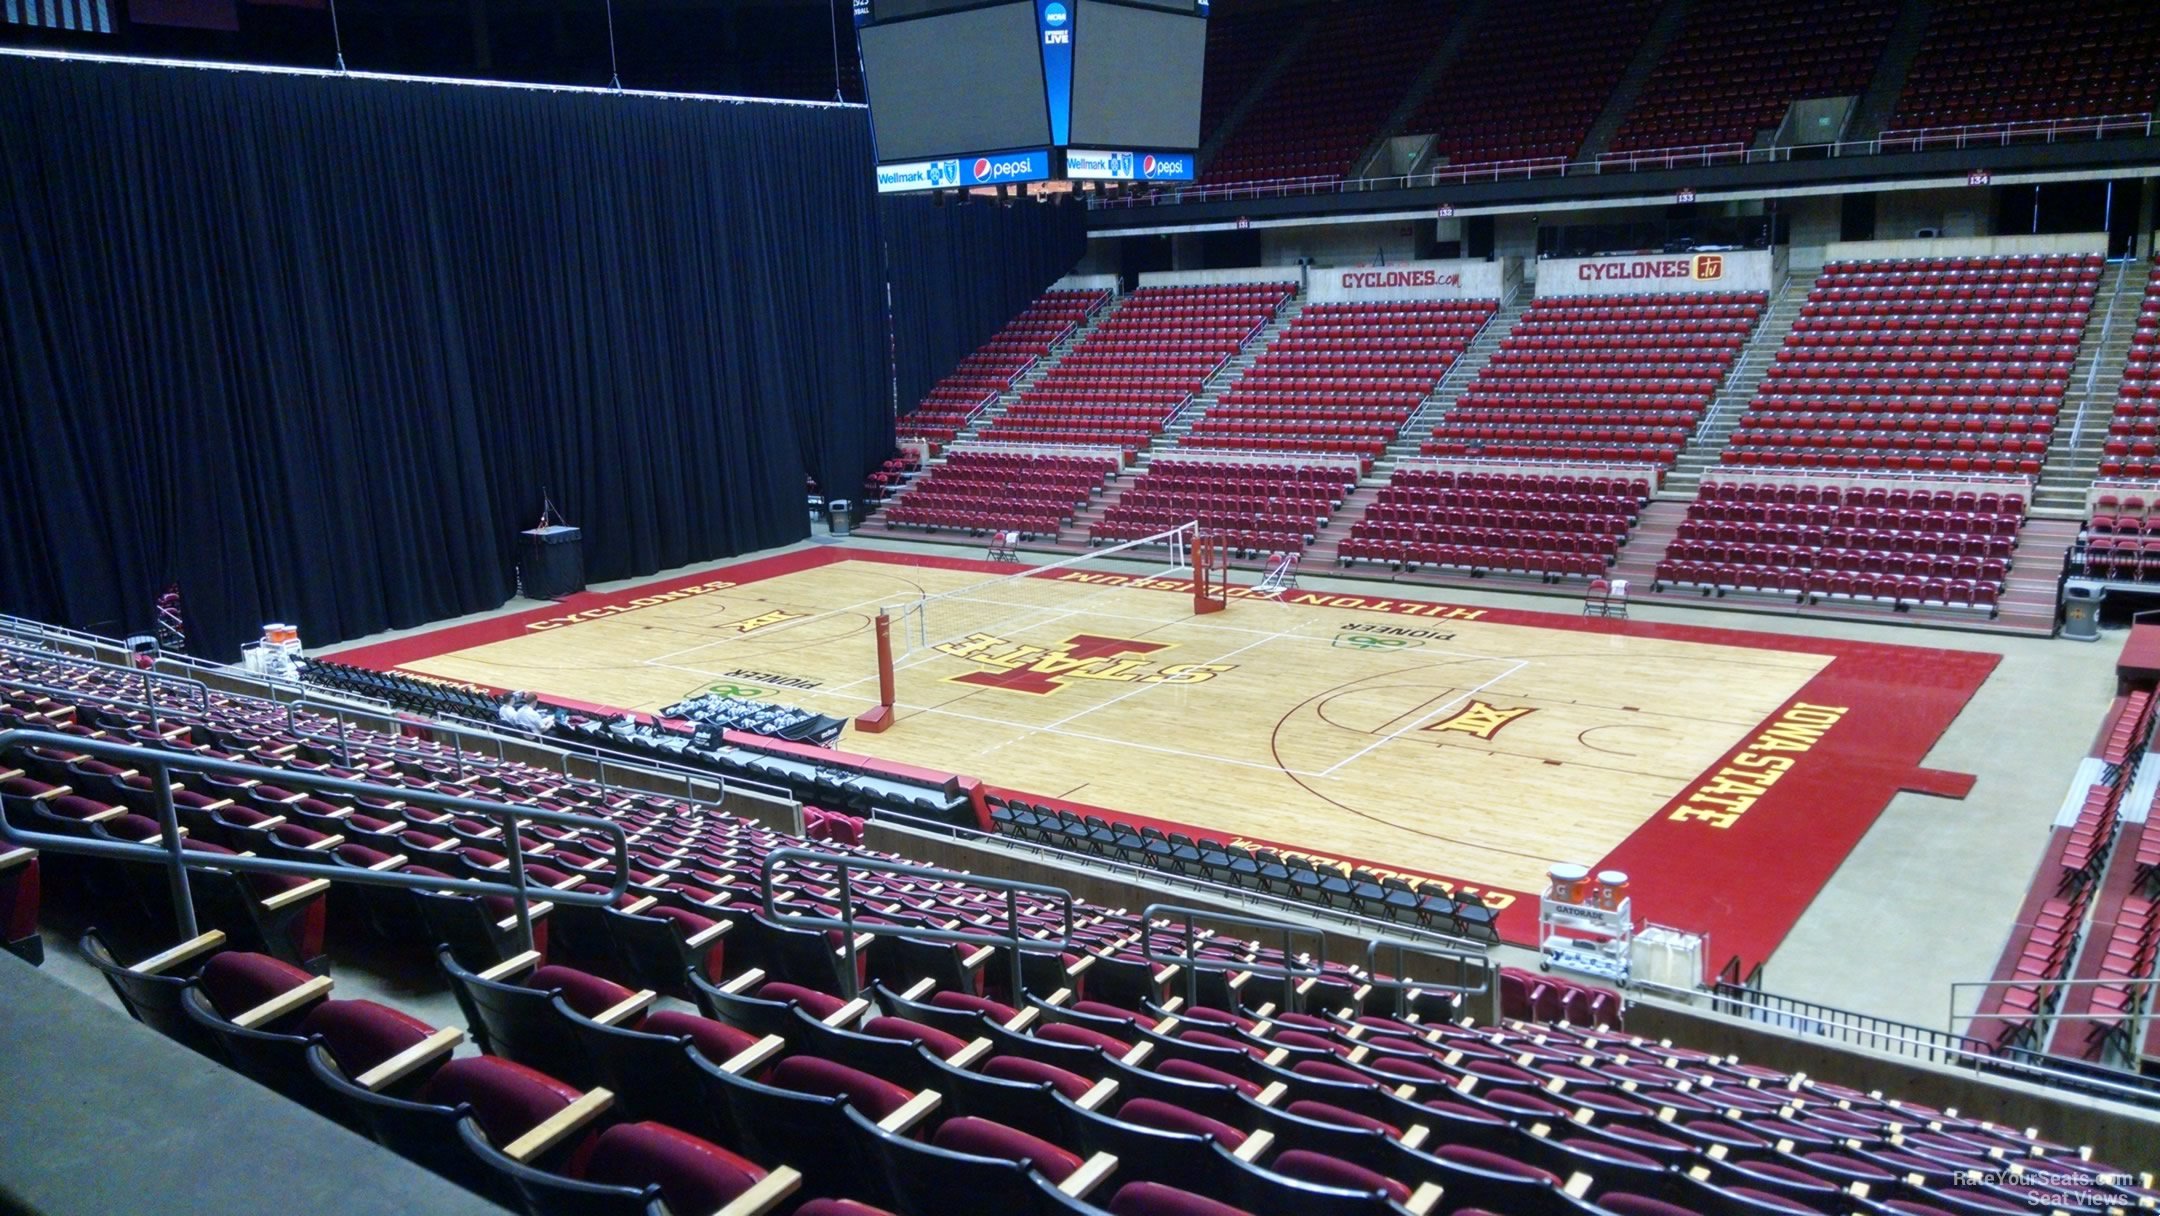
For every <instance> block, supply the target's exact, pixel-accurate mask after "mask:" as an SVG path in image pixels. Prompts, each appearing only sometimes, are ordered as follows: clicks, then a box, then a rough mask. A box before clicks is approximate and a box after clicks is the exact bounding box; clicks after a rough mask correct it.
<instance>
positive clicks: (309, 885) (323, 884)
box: [257, 878, 330, 912]
mask: <svg viewBox="0 0 2160 1216" xmlns="http://www.w3.org/2000/svg"><path fill="white" fill-rule="evenodd" d="M329 889H330V880H329V879H327V878H310V879H308V880H307V881H306V882H304V883H301V884H300V885H299V886H297V887H293V888H291V889H289V890H285V891H280V892H278V893H277V894H275V895H272V896H270V897H269V898H268V899H263V900H258V901H257V902H259V903H261V904H262V906H263V910H264V911H266V912H275V911H277V910H278V909H280V908H289V907H291V906H292V905H294V904H296V903H299V902H300V901H302V900H306V899H313V898H315V897H316V896H318V895H320V894H322V893H323V892H325V891H327V890H329Z"/></svg>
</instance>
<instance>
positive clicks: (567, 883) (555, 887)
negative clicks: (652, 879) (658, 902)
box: [548, 874, 652, 912]
mask: <svg viewBox="0 0 2160 1216" xmlns="http://www.w3.org/2000/svg"><path fill="white" fill-rule="evenodd" d="M590 878H591V876H590V875H587V874H571V875H568V876H567V877H563V878H558V879H556V880H555V881H554V882H551V883H549V884H548V890H550V891H568V890H570V889H571V888H572V887H576V886H580V885H582V884H583V883H585V882H587V881H589V880H590ZM645 899H646V901H647V902H650V901H651V900H652V896H650V895H648V896H646V897H645ZM640 906H642V905H638V904H632V905H631V906H630V907H627V908H624V909H623V911H625V912H633V911H636V910H637V908H639V907H640Z"/></svg>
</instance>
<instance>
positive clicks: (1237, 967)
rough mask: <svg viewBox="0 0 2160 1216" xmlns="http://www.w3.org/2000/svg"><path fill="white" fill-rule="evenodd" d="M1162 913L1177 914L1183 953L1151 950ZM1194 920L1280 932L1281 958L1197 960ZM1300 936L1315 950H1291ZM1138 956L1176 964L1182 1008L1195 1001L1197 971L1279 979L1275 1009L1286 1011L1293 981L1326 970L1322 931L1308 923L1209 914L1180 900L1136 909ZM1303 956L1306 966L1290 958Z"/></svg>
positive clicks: (1292, 994)
mask: <svg viewBox="0 0 2160 1216" xmlns="http://www.w3.org/2000/svg"><path fill="white" fill-rule="evenodd" d="M1167 916H1176V917H1178V918H1180V926H1181V927H1182V928H1183V929H1184V932H1185V938H1184V941H1185V947H1184V948H1185V953H1183V954H1169V953H1158V952H1157V951H1156V949H1155V946H1154V935H1155V932H1156V918H1158V917H1167ZM1196 918H1197V919H1200V920H1206V921H1213V922H1216V923H1218V924H1225V925H1237V926H1239V927H1241V928H1246V929H1263V930H1267V931H1269V932H1276V933H1280V934H1282V946H1281V950H1282V957H1283V960H1284V961H1283V962H1282V963H1281V964H1280V965H1278V964H1275V963H1253V962H1229V963H1226V962H1222V961H1220V960H1217V959H1203V958H1200V957H1198V956H1197V955H1196V954H1194V953H1193V941H1194V938H1193V921H1194V920H1195V919H1196ZM1299 934H1304V935H1307V936H1309V937H1311V938H1313V939H1314V941H1315V943H1316V945H1317V949H1316V950H1315V952H1314V953H1312V954H1306V953H1305V952H1303V951H1295V952H1293V950H1292V946H1293V945H1294V944H1295V941H1294V939H1295V938H1296V936H1297V935H1299ZM1140 957H1141V958H1143V959H1145V960H1147V962H1148V963H1150V964H1156V963H1160V964H1162V965H1164V966H1175V967H1177V968H1179V972H1178V974H1180V975H1182V976H1183V977H1184V978H1185V1006H1186V1007H1187V1008H1191V1007H1192V1006H1194V1005H1196V1004H1198V1003H1199V1002H1200V973H1201V972H1202V971H1211V972H1240V971H1242V972H1250V973H1251V974H1253V975H1257V976H1260V977H1261V978H1263V979H1273V980H1280V981H1281V982H1282V1000H1281V1001H1280V1002H1279V1003H1278V1004H1277V1008H1280V1009H1289V1008H1291V1007H1292V1006H1293V1003H1294V998H1295V996H1296V995H1297V985H1296V983H1295V981H1296V980H1298V979H1301V978H1310V979H1317V978H1319V977H1320V976H1322V975H1324V974H1325V973H1326V970H1327V934H1326V933H1324V932H1322V931H1321V930H1319V929H1314V928H1311V927H1309V926H1305V925H1293V924H1291V923H1290V922H1288V921H1281V920H1268V919H1266V918H1265V917H1259V916H1240V915H1238V914H1236V913H1234V912H1211V911H1209V910H1207V909H1205V908H1188V907H1185V906H1184V905H1182V904H1149V905H1148V906H1147V907H1145V908H1143V909H1141V912H1140ZM1305 958H1310V959H1312V960H1313V961H1312V962H1311V963H1310V964H1309V965H1296V964H1294V963H1293V962H1292V960H1293V959H1305Z"/></svg>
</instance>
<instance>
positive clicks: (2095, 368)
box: [2070, 258, 2145, 451]
mask: <svg viewBox="0 0 2160 1216" xmlns="http://www.w3.org/2000/svg"><path fill="white" fill-rule="evenodd" d="M2137 264H2138V263H2137V262H2136V261H2135V260H2134V259H2131V258H2124V259H2123V268H2122V269H2121V270H2120V271H2118V272H2117V273H2116V275H2115V290H2113V291H2111V292H2109V293H2108V302H2107V312H2106V313H2104V314H2102V316H2101V318H2100V340H2099V341H2098V342H2096V343H2094V344H2093V347H2094V349H2093V361H2092V366H2091V367H2088V368H2086V369H2085V391H2084V393H2083V394H2082V395H2081V396H2080V397H2079V399H2078V411H2077V417H2075V418H2073V419H2071V420H2070V447H2071V450H2073V451H2074V450H2076V448H2077V445H2078V440H2079V439H2080V438H2082V437H2083V436H2084V434H2085V415H2086V413H2087V412H2089V411H2090V410H2091V409H2092V399H2093V387H2094V386H2095V385H2097V384H2098V383H2099V382H2100V364H2101V362H2102V360H2101V358H2100V353H2101V352H2102V351H2104V350H2106V349H2107V340H2108V335H2109V334H2111V333H2113V332H2114V331H2115V305H2116V304H2117V303H2118V302H2120V301H2121V300H2122V293H2123V285H2124V284H2126V283H2128V282H2129V281H2130V267H2131V266H2133V265H2137ZM2144 287H2145V285H2144V284H2143V283H2140V284H2138V290H2139V295H2140V298H2142V297H2143V292H2144Z"/></svg>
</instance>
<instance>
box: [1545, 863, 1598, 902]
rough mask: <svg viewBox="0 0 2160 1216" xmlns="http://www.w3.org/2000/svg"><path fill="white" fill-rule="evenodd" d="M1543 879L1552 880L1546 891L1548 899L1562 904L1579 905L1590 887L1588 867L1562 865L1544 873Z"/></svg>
mask: <svg viewBox="0 0 2160 1216" xmlns="http://www.w3.org/2000/svg"><path fill="white" fill-rule="evenodd" d="M1545 877H1547V878H1548V879H1550V880H1552V886H1551V887H1550V888H1548V889H1547V890H1546V895H1547V896H1548V897H1550V898H1552V899H1555V900H1557V901H1559V902H1561V903H1564V904H1579V903H1582V902H1583V897H1584V895H1585V894H1587V890H1588V887H1589V885H1590V867H1588V866H1577V865H1568V864H1566V863H1562V864H1559V865H1556V866H1554V867H1553V868H1552V869H1550V870H1547V871H1545Z"/></svg>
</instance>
